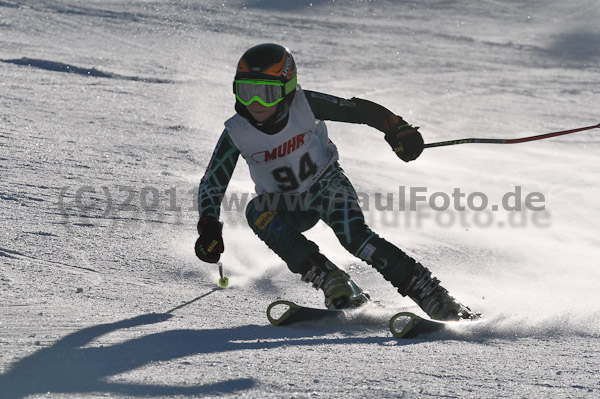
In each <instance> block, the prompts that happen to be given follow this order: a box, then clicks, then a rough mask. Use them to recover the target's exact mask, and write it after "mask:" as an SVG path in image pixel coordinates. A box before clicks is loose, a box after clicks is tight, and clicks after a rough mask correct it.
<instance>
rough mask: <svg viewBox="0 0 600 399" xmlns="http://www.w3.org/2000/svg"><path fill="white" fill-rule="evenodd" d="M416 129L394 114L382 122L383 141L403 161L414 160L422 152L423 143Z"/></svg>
mask: <svg viewBox="0 0 600 399" xmlns="http://www.w3.org/2000/svg"><path fill="white" fill-rule="evenodd" d="M418 129H419V128H418V127H413V126H411V125H409V124H407V123H406V122H404V120H402V118H400V117H398V116H396V115H392V116H390V117H389V118H387V119H386V121H385V122H384V132H385V141H387V142H388V144H389V145H390V146H391V147H392V149H393V150H394V152H395V153H396V155H397V156H398V157H399V158H400V159H401V160H403V161H404V162H410V161H414V160H415V159H417V157H418V156H419V155H421V152H423V148H424V146H425V143H424V142H423V136H421V133H419V130H418Z"/></svg>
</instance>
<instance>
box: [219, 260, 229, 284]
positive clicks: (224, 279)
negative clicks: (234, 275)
mask: <svg viewBox="0 0 600 399" xmlns="http://www.w3.org/2000/svg"><path fill="white" fill-rule="evenodd" d="M217 265H219V275H220V276H221V278H219V287H222V288H225V287H227V286H228V285H229V277H227V276H226V275H225V274H224V273H223V264H222V263H221V262H218V263H217Z"/></svg>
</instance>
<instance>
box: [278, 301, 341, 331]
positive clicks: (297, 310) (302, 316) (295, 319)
mask: <svg viewBox="0 0 600 399" xmlns="http://www.w3.org/2000/svg"><path fill="white" fill-rule="evenodd" d="M286 308H287V309H286ZM343 316H344V312H343V310H342V309H317V308H311V307H307V306H300V305H297V304H295V303H294V302H291V301H285V300H280V301H275V302H273V303H271V304H270V305H269V307H268V308H267V319H269V322H270V323H271V324H272V325H274V326H287V325H290V324H294V323H300V322H303V321H317V320H318V321H323V320H337V321H340V320H342V319H343Z"/></svg>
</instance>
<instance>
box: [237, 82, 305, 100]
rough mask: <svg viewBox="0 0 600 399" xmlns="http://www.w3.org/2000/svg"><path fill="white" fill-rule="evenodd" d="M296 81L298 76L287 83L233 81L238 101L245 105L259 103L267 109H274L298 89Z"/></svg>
mask: <svg viewBox="0 0 600 399" xmlns="http://www.w3.org/2000/svg"><path fill="white" fill-rule="evenodd" d="M296 80H297V79H296V76H294V77H293V78H292V79H291V80H290V81H289V82H287V83H282V82H280V81H278V80H259V79H236V80H234V81H233V91H234V93H235V97H236V98H237V99H238V101H239V102H240V103H242V104H244V105H250V104H252V103H253V102H255V101H257V102H258V103H259V104H262V105H264V106H265V107H272V106H274V105H276V104H278V103H279V102H280V101H281V100H283V98H284V97H285V96H286V95H287V94H289V93H291V92H292V91H293V90H294V89H295V88H296Z"/></svg>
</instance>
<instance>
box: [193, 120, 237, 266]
mask: <svg viewBox="0 0 600 399" xmlns="http://www.w3.org/2000/svg"><path fill="white" fill-rule="evenodd" d="M239 156H240V151H239V150H238V148H237V147H236V146H235V144H233V141H231V138H230V137H229V134H228V133H227V130H225V131H224V132H223V134H222V135H221V138H220V139H219V142H218V143H217V146H216V148H215V150H214V152H213V155H212V158H211V159H210V162H209V164H208V168H207V169H206V173H205V174H204V177H203V178H202V181H200V187H199V189H198V210H199V212H200V220H199V221H198V226H197V229H198V235H199V237H198V239H197V240H196V245H195V246H194V249H195V251H196V256H197V257H198V258H199V259H200V260H202V261H204V262H208V263H216V262H218V261H219V259H220V258H221V254H222V253H223V251H224V250H225V245H224V244H223V223H221V222H220V221H219V214H220V213H221V201H222V200H223V196H224V195H225V191H226V190H227V185H229V181H230V180H231V175H232V174H233V170H234V169H235V164H236V163H237V160H238V158H239Z"/></svg>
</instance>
